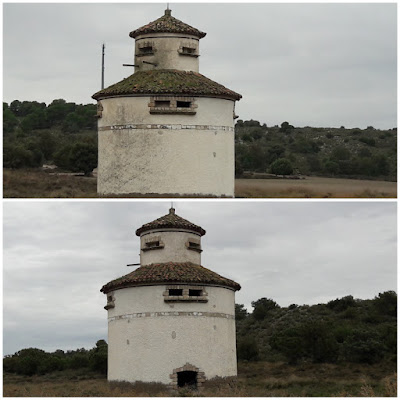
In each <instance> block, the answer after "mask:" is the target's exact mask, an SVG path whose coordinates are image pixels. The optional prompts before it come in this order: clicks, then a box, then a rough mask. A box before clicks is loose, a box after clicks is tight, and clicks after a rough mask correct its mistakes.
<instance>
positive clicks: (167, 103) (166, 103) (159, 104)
mask: <svg viewBox="0 0 400 400" xmlns="http://www.w3.org/2000/svg"><path fill="white" fill-rule="evenodd" d="M170 103H171V102H170V101H169V100H156V101H155V102H154V106H155V107H169V106H170Z"/></svg>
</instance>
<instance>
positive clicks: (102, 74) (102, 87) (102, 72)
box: [101, 43, 106, 89]
mask: <svg viewBox="0 0 400 400" xmlns="http://www.w3.org/2000/svg"><path fill="white" fill-rule="evenodd" d="M105 48H106V46H105V44H104V43H103V47H102V56H101V89H104V49H105Z"/></svg>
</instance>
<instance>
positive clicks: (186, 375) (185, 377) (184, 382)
mask: <svg viewBox="0 0 400 400" xmlns="http://www.w3.org/2000/svg"><path fill="white" fill-rule="evenodd" d="M184 386H189V387H191V388H192V389H197V372H194V371H182V372H178V387H184Z"/></svg>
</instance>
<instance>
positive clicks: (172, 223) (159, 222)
mask: <svg viewBox="0 0 400 400" xmlns="http://www.w3.org/2000/svg"><path fill="white" fill-rule="evenodd" d="M162 228H181V229H188V230H190V231H194V232H197V233H200V235H201V236H203V235H205V234H206V231H205V230H204V229H203V228H202V227H200V226H198V225H195V224H193V223H192V222H190V221H188V220H186V219H184V218H182V217H180V216H179V215H176V214H175V209H174V208H170V209H169V213H168V214H167V215H164V216H162V217H160V218H157V219H156V220H154V221H152V222H149V223H147V224H144V225H143V226H141V227H140V228H139V229H137V230H136V235H137V236H140V235H141V234H142V233H143V232H146V231H150V230H153V229H162Z"/></svg>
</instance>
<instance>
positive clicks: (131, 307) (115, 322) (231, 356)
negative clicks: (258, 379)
mask: <svg viewBox="0 0 400 400" xmlns="http://www.w3.org/2000/svg"><path fill="white" fill-rule="evenodd" d="M166 287H167V285H159V286H139V287H130V288H124V289H118V290H114V291H112V292H110V293H108V296H112V297H113V301H114V304H115V307H114V308H111V309H109V310H108V340H109V353H108V354H109V355H108V371H109V372H108V379H109V380H120V381H128V382H135V381H145V382H152V381H155V382H162V383H165V384H171V385H172V386H174V385H175V386H176V384H175V383H174V381H173V379H174V372H175V373H176V371H177V370H178V369H179V368H182V367H184V366H185V365H187V364H190V365H191V366H193V367H196V368H197V369H198V371H199V372H204V373H205V378H206V379H211V378H213V377H216V376H219V377H227V376H235V375H236V374H237V367H236V336H235V335H236V334H235V320H234V315H235V310H234V304H235V299H234V297H235V294H234V290H231V289H227V288H223V287H215V286H207V285H203V287H204V290H205V291H206V293H207V299H208V302H206V303H201V302H176V303H168V302H165V301H164V293H165V289H166ZM210 348H212V351H207V350H208V349H210Z"/></svg>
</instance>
